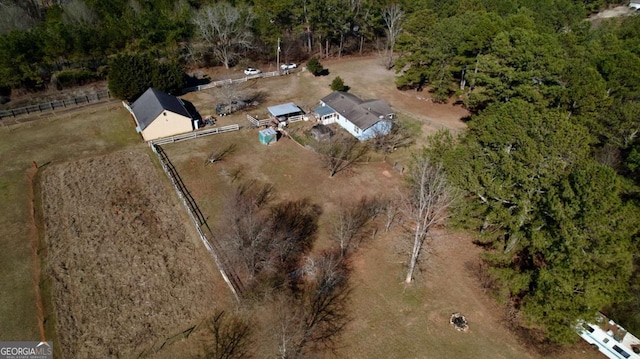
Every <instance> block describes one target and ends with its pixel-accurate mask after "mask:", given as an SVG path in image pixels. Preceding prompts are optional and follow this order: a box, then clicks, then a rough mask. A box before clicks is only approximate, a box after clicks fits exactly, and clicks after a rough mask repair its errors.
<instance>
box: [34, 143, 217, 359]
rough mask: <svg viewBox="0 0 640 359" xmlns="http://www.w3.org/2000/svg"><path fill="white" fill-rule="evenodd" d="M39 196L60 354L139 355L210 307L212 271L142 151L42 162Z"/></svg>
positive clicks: (174, 203)
mask: <svg viewBox="0 0 640 359" xmlns="http://www.w3.org/2000/svg"><path fill="white" fill-rule="evenodd" d="M42 196H43V201H42V206H43V213H44V225H45V232H46V233H45V240H46V243H47V249H48V256H47V262H48V266H47V270H48V272H49V273H50V274H51V276H52V278H53V285H52V288H53V289H52V294H53V299H54V303H55V307H56V316H57V323H58V326H57V331H58V336H59V340H58V342H57V343H56V344H57V345H58V348H61V351H62V356H63V357H65V358H106V357H133V356H137V355H138V354H139V353H141V352H142V351H143V350H146V349H148V348H149V347H151V346H152V345H153V344H154V342H158V341H162V340H163V339H164V338H167V337H170V336H172V335H173V334H176V333H178V332H180V331H182V330H185V329H187V328H188V327H190V326H193V325H195V324H198V322H199V321H201V320H202V318H204V317H205V316H206V315H207V314H210V313H211V312H212V310H213V306H214V304H215V303H216V296H215V293H216V291H217V290H219V289H218V288H217V287H216V286H215V284H214V282H213V278H215V277H216V275H217V272H216V271H215V268H214V267H213V264H212V261H211V259H210V258H208V257H207V256H206V255H205V254H203V252H204V250H203V248H201V247H202V245H201V243H200V242H199V240H198V239H197V238H195V237H194V235H193V231H191V230H190V229H189V228H187V227H186V225H187V223H189V222H187V221H186V216H185V215H184V213H182V209H181V208H180V205H179V203H178V202H177V200H176V199H175V196H174V195H173V194H172V193H170V192H169V190H168V187H167V186H166V185H163V183H162V182H161V181H160V178H159V176H158V170H157V168H156V167H154V165H153V163H152V161H151V159H150V157H149V155H148V154H147V153H145V152H143V151H126V152H116V153H114V154H111V155H108V156H104V157H96V158H91V159H86V160H80V161H77V162H71V163H65V164H60V165H56V166H54V167H51V168H48V169H46V171H44V174H43V179H42ZM223 290H224V289H223ZM58 343H59V344H58Z"/></svg>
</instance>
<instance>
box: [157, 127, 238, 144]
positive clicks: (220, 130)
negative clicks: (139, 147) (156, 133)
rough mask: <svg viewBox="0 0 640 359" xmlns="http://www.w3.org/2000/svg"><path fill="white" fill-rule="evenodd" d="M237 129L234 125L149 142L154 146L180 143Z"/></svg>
mask: <svg viewBox="0 0 640 359" xmlns="http://www.w3.org/2000/svg"><path fill="white" fill-rule="evenodd" d="M239 129H240V126H239V125H238V124H234V125H229V126H224V127H215V128H210V129H208V130H202V131H193V132H189V133H183V134H181V135H175V136H169V137H163V138H158V139H155V140H152V141H150V142H151V144H154V145H165V144H167V143H174V142H180V141H185V140H190V139H193V138H198V137H204V136H210V135H215V134H218V133H224V132H231V131H238V130H239Z"/></svg>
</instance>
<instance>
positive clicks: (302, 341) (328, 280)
mask: <svg viewBox="0 0 640 359" xmlns="http://www.w3.org/2000/svg"><path fill="white" fill-rule="evenodd" d="M311 263H313V264H314V265H313V268H310V271H309V272H308V273H306V275H305V282H304V286H303V289H302V293H300V295H297V296H287V297H283V298H282V299H281V303H280V305H279V306H278V308H277V310H278V314H279V317H280V320H279V323H278V326H277V327H276V328H275V330H274V332H276V333H277V338H278V339H277V340H278V351H279V355H280V358H283V359H284V358H303V357H309V356H310V354H311V353H313V352H316V351H318V350H320V349H334V348H335V347H336V345H337V342H338V340H339V337H340V334H341V333H342V330H343V329H344V326H345V325H346V324H347V323H348V321H349V315H348V308H347V304H348V299H349V295H350V286H349V273H348V272H349V271H348V268H347V266H346V262H345V261H344V260H343V257H342V256H341V254H340V253H339V252H337V251H332V252H326V253H323V254H322V255H320V256H319V257H318V258H315V259H314V260H313V261H312V262H311Z"/></svg>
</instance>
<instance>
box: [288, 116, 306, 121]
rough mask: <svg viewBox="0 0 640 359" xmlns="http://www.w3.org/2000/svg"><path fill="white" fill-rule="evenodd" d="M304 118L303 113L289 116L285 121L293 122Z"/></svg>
mask: <svg viewBox="0 0 640 359" xmlns="http://www.w3.org/2000/svg"><path fill="white" fill-rule="evenodd" d="M302 120H304V115H297V116H291V117H289V118H287V122H289V123H293V122H298V121H302Z"/></svg>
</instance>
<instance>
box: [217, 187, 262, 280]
mask: <svg viewBox="0 0 640 359" xmlns="http://www.w3.org/2000/svg"><path fill="white" fill-rule="evenodd" d="M273 195H274V187H273V185H271V184H264V183H259V182H257V181H249V182H246V183H243V184H241V185H240V186H239V187H238V188H237V189H236V191H235V192H234V193H233V195H231V196H229V197H228V198H227V199H226V201H225V205H224V208H225V214H226V223H224V225H223V226H222V228H221V229H220V230H219V232H220V236H221V237H222V238H223V243H224V244H225V245H226V246H227V248H226V249H227V252H228V253H229V257H230V258H232V260H233V262H234V263H235V265H234V266H235V267H236V270H237V271H238V272H239V273H244V275H245V276H246V277H248V278H249V279H252V278H253V277H254V276H255V275H256V273H258V272H259V271H260V269H261V268H262V266H263V265H264V260H265V247H266V246H267V241H268V228H269V227H268V220H267V218H266V217H265V215H264V213H263V210H265V208H266V206H267V204H268V203H269V202H270V201H271V200H272V199H273Z"/></svg>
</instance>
